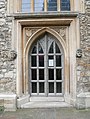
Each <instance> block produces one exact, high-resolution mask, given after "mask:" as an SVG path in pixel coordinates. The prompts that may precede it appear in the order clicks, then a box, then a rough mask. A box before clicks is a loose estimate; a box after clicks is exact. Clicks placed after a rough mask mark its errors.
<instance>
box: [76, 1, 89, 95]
mask: <svg viewBox="0 0 90 119" xmlns="http://www.w3.org/2000/svg"><path fill="white" fill-rule="evenodd" d="M79 17H80V40H81V41H80V47H81V49H82V52H83V54H82V58H77V93H78V94H79V93H82V92H83V93H84V92H90V0H86V1H85V14H80V15H79Z"/></svg>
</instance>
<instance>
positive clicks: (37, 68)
mask: <svg viewBox="0 0 90 119" xmlns="http://www.w3.org/2000/svg"><path fill="white" fill-rule="evenodd" d="M37 95H39V57H38V43H37Z"/></svg>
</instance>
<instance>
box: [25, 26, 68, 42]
mask: <svg viewBox="0 0 90 119" xmlns="http://www.w3.org/2000/svg"><path fill="white" fill-rule="evenodd" d="M49 28H50V29H53V30H54V31H56V32H57V33H58V34H59V35H60V36H61V37H62V38H63V39H64V40H65V41H66V27H61V26H55V27H49ZM41 29H43V27H28V28H25V35H26V41H28V40H29V38H30V37H31V36H32V35H33V34H34V33H35V32H37V31H38V30H41Z"/></svg>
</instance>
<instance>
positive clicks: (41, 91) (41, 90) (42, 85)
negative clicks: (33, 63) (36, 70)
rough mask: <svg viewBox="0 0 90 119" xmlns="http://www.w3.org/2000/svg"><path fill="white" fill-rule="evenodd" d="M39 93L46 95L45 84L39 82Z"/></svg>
mask: <svg viewBox="0 0 90 119" xmlns="http://www.w3.org/2000/svg"><path fill="white" fill-rule="evenodd" d="M39 93H44V82H39Z"/></svg>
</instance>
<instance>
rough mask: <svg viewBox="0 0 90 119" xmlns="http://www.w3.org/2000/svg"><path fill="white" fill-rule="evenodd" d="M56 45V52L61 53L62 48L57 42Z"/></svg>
mask: <svg viewBox="0 0 90 119" xmlns="http://www.w3.org/2000/svg"><path fill="white" fill-rule="evenodd" d="M55 46H56V53H60V49H59V47H58V45H57V44H55Z"/></svg>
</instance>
